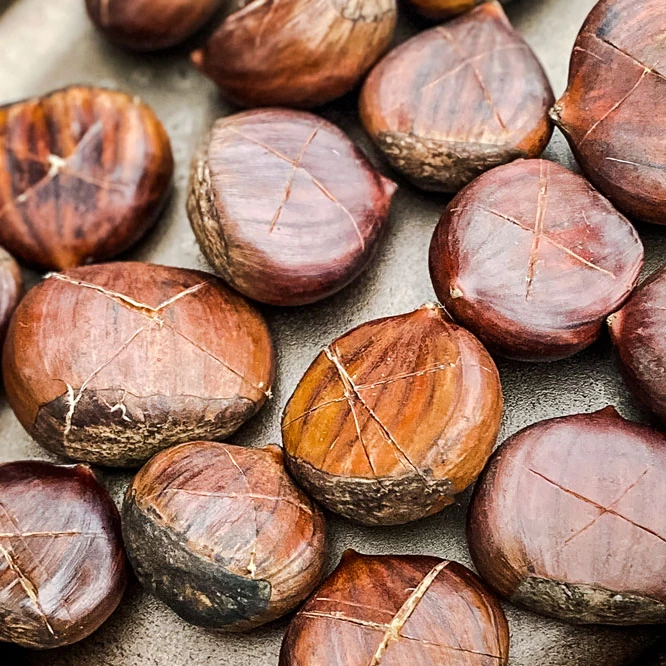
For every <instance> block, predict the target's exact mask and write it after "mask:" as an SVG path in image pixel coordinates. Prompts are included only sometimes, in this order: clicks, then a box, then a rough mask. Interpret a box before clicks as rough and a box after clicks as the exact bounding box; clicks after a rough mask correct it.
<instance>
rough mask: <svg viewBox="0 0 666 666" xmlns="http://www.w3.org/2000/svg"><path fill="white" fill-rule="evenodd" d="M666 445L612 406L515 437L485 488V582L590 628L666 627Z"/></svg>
mask: <svg viewBox="0 0 666 666" xmlns="http://www.w3.org/2000/svg"><path fill="white" fill-rule="evenodd" d="M665 473H666V436H664V435H663V434H662V433H660V432H657V431H656V430H652V429H651V428H648V427H646V426H643V425H640V424H638V423H632V422H630V421H626V420H625V419H623V418H622V417H621V416H620V415H619V414H618V413H617V412H616V411H615V409H614V408H613V407H606V408H605V409H603V410H601V411H599V412H595V413H593V414H575V415H573V416H565V417H562V418H556V419H550V420H547V421H541V422H539V423H536V424H534V425H532V426H529V427H528V428H525V429H524V430H521V431H520V432H518V433H517V434H515V435H514V436H513V437H510V438H509V439H508V440H507V441H506V442H505V443H504V444H503V445H502V446H500V447H499V448H498V449H497V451H496V452H495V453H494V454H493V457H492V458H491V460H490V463H489V464H488V466H487V467H486V469H485V470H484V472H483V474H482V476H481V477H480V479H479V482H478V483H477V485H476V488H475V491H474V496H473V498H472V503H471V505H470V509H469V516H468V527H467V535H468V542H469V547H470V552H471V554H472V559H473V560H474V564H475V565H476V567H477V569H478V571H479V573H480V574H481V577H482V578H483V579H484V580H485V581H486V582H488V583H489V584H490V586H491V587H492V588H493V589H494V590H495V591H496V592H498V593H499V594H500V595H501V596H503V597H505V598H506V599H508V600H510V601H511V602H512V603H515V604H516V605H519V606H522V607H525V608H528V609H530V610H533V611H536V612H538V613H542V614H544V615H549V616H552V617H557V618H560V619H562V620H567V621H568V622H573V623H581V624H615V625H631V624H661V623H664V622H666V571H665V570H664V561H666V518H665V517H664V513H663V512H662V511H658V510H655V507H657V506H661V504H662V503H663V498H664V495H665V491H664V484H663V479H664V474H665Z"/></svg>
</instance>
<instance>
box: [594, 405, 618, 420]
mask: <svg viewBox="0 0 666 666" xmlns="http://www.w3.org/2000/svg"><path fill="white" fill-rule="evenodd" d="M592 413H593V414H594V415H595V416H610V417H612V418H618V419H622V420H626V419H625V418H624V417H623V416H622V414H620V412H618V411H617V408H616V407H615V406H614V405H606V406H605V407H602V408H601V409H597V410H596V411H595V412H592Z"/></svg>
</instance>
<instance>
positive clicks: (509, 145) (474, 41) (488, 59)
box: [360, 2, 554, 192]
mask: <svg viewBox="0 0 666 666" xmlns="http://www.w3.org/2000/svg"><path fill="white" fill-rule="evenodd" d="M452 91H455V92H452ZM553 101H554V98H553V93H552V90H551V88H550V84H549V83H548V79H547V78H546V75H545V73H544V71H543V69H542V67H541V65H540V64H539V61H538V60H537V59H536V56H535V55H534V53H533V52H532V50H531V49H530V47H529V46H528V45H527V44H526V42H525V41H524V40H523V38H522V37H521V36H520V35H519V34H518V33H517V32H516V31H515V30H514V29H513V27H512V26H511V24H510V23H509V21H508V19H507V18H506V16H505V14H504V11H503V10H502V7H501V6H500V5H499V4H498V3H497V2H488V3H485V4H483V5H481V6H479V7H477V8H476V9H474V10H472V11H471V12H468V13H467V14H464V15H462V16H460V17H458V18H456V19H453V20H452V21H450V22H448V23H445V24H444V25H440V26H437V27H436V28H432V29H431V30H426V31H425V32H422V33H420V34H418V35H417V36H416V37H413V38H412V39H410V40H409V41H407V42H405V43H404V44H401V45H400V46H398V47H397V48H396V49H394V50H393V51H391V52H390V53H389V54H388V55H387V56H386V57H385V58H384V59H383V60H382V61H381V62H380V63H379V64H378V65H377V66H376V67H375V68H374V69H373V70H372V72H371V73H370V76H369V77H368V78H367V80H366V82H365V85H364V86H363V90H362V92H361V100H360V105H361V107H360V110H361V120H362V121H363V124H364V126H365V128H366V130H367V131H368V133H369V134H370V136H371V137H372V138H373V139H374V141H375V143H376V144H377V145H378V146H379V147H380V148H381V150H382V151H383V152H384V153H385V155H386V157H387V158H388V160H389V162H390V163H391V164H392V165H393V166H394V167H395V168H396V169H397V170H398V171H401V172H402V173H403V174H404V175H405V176H407V178H409V180H411V181H412V182H413V183H414V184H416V185H418V186H419V187H422V188H424V189H427V190H440V191H444V192H457V191H458V190H459V189H460V188H461V187H463V186H464V185H466V184H467V183H469V182H470V181H471V180H472V179H474V178H476V177H477V176H478V175H480V174H481V173H483V172H484V171H487V170H488V169H491V168H493V167H495V166H498V165H500V164H504V163H505V162H510V161H512V160H515V159H516V158H519V157H537V156H538V155H539V154H540V153H541V152H542V151H543V149H544V148H545V147H546V145H547V143H548V141H549V139H550V136H551V133H552V126H551V123H550V121H549V119H548V109H549V108H550V107H551V105H552V103H553ZM461 109H464V112H463V113H461Z"/></svg>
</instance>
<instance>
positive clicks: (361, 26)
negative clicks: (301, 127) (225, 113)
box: [192, 0, 397, 108]
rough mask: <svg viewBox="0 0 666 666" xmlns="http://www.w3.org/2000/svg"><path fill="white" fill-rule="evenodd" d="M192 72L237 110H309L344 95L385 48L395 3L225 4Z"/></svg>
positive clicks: (297, 0) (273, 0)
mask: <svg viewBox="0 0 666 666" xmlns="http://www.w3.org/2000/svg"><path fill="white" fill-rule="evenodd" d="M232 7H233V8H234V9H235V11H233V12H232V13H231V14H230V15H229V16H228V17H227V18H226V19H225V20H224V22H223V23H222V24H221V25H220V27H219V28H218V29H217V31H216V32H215V33H214V34H213V35H212V37H211V38H210V40H209V41H208V43H207V44H206V45H205V46H204V47H203V48H201V49H200V50H198V51H195V52H194V53H193V54H192V60H193V62H194V63H195V64H196V66H197V67H198V68H199V69H200V70H201V71H202V72H203V73H204V74H205V75H206V76H208V77H210V78H211V79H213V81H215V83H217V85H218V86H219V87H220V88H221V90H222V92H223V94H224V95H226V96H227V97H228V98H229V99H231V100H232V101H234V102H236V103H237V104H241V105H243V106H292V107H298V108H310V107H313V106H318V105H320V104H324V103H325V102H329V101H330V100H332V99H335V98H336V97H340V96H341V95H344V94H345V93H347V92H349V91H350V90H351V89H352V88H353V87H354V86H355V85H356V84H357V83H358V82H359V80H360V79H361V77H362V76H363V75H364V74H365V73H366V72H367V71H368V69H370V67H372V65H373V64H374V62H375V61H376V60H377V59H378V58H379V57H380V56H381V55H382V54H383V53H384V51H385V50H386V49H387V48H388V46H389V43H390V42H391V38H392V37H393V32H394V29H395V24H396V19H397V8H396V0H280V1H279V2H278V1H277V0H233V2H232Z"/></svg>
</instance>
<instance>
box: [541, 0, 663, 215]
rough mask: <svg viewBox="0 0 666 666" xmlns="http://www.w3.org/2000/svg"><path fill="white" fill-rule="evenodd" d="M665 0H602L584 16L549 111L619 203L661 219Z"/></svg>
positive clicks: (587, 167)
mask: <svg viewBox="0 0 666 666" xmlns="http://www.w3.org/2000/svg"><path fill="white" fill-rule="evenodd" d="M664 32H666V3H664V2H663V0H641V2H636V0H602V1H601V2H599V3H598V4H597V5H596V6H595V8H594V9H593V10H592V12H591V13H590V15H589V16H588V18H587V20H586V21H585V23H584V24H583V27H582V29H581V32H580V34H579V35H578V39H577V40H576V44H575V46H574V50H573V54H572V56H571V65H570V69H569V85H568V88H567V91H566V92H565V93H564V95H563V97H562V98H561V99H560V100H559V101H558V102H557V104H556V105H555V107H554V109H553V111H552V113H551V115H552V117H553V120H554V121H555V122H556V123H557V125H558V126H559V127H560V129H561V130H562V131H563V132H564V134H565V136H566V137H567V139H568V140H569V143H570V145H571V148H572V150H573V152H574V154H575V156H576V159H577V160H578V162H579V164H580V166H581V168H582V169H583V171H584V172H585V175H586V176H587V177H588V178H589V179H590V180H591V181H592V183H593V184H594V185H595V187H597V188H598V189H599V190H600V191H601V192H603V193H604V194H605V195H606V196H607V197H608V198H609V199H610V200H611V201H612V202H613V203H614V204H615V205H616V206H617V207H618V208H619V209H620V210H621V211H623V212H624V213H626V214H627V215H629V216H630V217H636V218H639V219H641V220H645V221H647V222H655V223H658V224H666V157H665V156H664V151H663V149H662V144H661V141H659V140H656V137H659V136H662V135H663V134H664V133H665V132H666V41H665V40H664V38H663V36H664Z"/></svg>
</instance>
